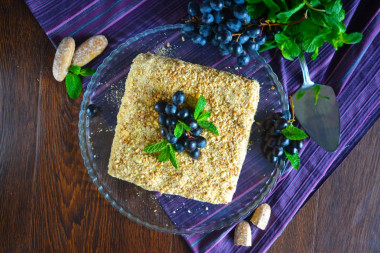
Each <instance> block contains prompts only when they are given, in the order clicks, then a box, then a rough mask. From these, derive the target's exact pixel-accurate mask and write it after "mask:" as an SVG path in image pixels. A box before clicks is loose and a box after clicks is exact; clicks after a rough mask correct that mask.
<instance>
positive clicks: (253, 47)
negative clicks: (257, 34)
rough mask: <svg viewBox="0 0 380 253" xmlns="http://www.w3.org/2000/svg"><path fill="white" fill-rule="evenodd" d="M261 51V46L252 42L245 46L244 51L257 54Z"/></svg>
mask: <svg viewBox="0 0 380 253" xmlns="http://www.w3.org/2000/svg"><path fill="white" fill-rule="evenodd" d="M259 49H260V46H259V45H258V44H257V43H256V42H254V41H252V40H250V41H248V42H247V43H245V44H244V50H245V51H246V52H248V53H252V52H256V51H258V50H259Z"/></svg>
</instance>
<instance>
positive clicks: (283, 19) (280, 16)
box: [276, 2, 305, 24]
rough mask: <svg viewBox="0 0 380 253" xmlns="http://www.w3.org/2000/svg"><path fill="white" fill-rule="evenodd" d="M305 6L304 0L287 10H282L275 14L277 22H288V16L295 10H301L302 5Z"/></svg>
mask: <svg viewBox="0 0 380 253" xmlns="http://www.w3.org/2000/svg"><path fill="white" fill-rule="evenodd" d="M304 6H305V2H301V3H299V4H298V5H296V6H294V7H293V8H292V9H290V10H288V11H283V12H280V13H278V14H277V15H276V16H277V19H278V22H279V23H284V24H285V23H288V21H289V18H290V17H291V16H292V15H293V14H295V13H296V12H298V11H299V10H301V9H302V8H303V7H304Z"/></svg>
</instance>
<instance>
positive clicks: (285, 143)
mask: <svg viewBox="0 0 380 253" xmlns="http://www.w3.org/2000/svg"><path fill="white" fill-rule="evenodd" d="M289 143H290V141H289V139H288V138H286V137H285V136H283V135H281V136H280V137H278V140H277V145H278V146H281V147H286V146H288V145H289Z"/></svg>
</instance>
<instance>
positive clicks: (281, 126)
mask: <svg viewBox="0 0 380 253" xmlns="http://www.w3.org/2000/svg"><path fill="white" fill-rule="evenodd" d="M288 125H289V124H288V121H287V120H286V119H284V118H279V119H278V120H276V122H274V127H275V128H276V129H278V130H282V129H284V128H286V127H287V126H288Z"/></svg>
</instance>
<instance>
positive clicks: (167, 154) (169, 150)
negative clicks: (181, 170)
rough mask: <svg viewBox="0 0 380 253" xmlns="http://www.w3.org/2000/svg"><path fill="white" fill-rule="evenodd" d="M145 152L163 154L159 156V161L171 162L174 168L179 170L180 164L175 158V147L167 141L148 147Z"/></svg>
mask: <svg viewBox="0 0 380 253" xmlns="http://www.w3.org/2000/svg"><path fill="white" fill-rule="evenodd" d="M144 151H145V152H147V153H157V152H161V153H160V155H159V156H158V161H160V162H166V161H168V160H170V162H171V163H172V165H173V166H174V168H176V169H178V162H177V158H176V156H175V150H174V147H173V145H172V144H170V143H169V142H168V141H167V140H164V141H160V142H157V143H154V144H151V145H148V146H146V147H145V148H144Z"/></svg>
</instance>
